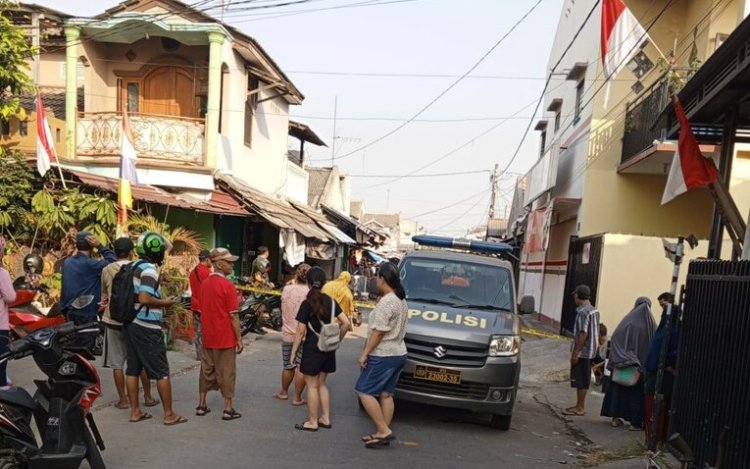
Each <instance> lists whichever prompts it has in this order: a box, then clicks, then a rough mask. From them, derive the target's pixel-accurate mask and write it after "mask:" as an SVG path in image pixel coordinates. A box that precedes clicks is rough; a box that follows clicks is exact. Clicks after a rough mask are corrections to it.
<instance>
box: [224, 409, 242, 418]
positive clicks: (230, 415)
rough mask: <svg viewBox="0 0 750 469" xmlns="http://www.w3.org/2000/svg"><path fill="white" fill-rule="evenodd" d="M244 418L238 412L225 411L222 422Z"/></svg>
mask: <svg viewBox="0 0 750 469" xmlns="http://www.w3.org/2000/svg"><path fill="white" fill-rule="evenodd" d="M240 417H242V414H241V413H239V412H237V411H236V410H234V409H232V410H229V411H226V410H225V411H224V414H223V415H222V416H221V419H222V420H236V419H238V418H240Z"/></svg>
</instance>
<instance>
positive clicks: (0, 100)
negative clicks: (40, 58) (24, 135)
mask: <svg viewBox="0 0 750 469" xmlns="http://www.w3.org/2000/svg"><path fill="white" fill-rule="evenodd" d="M13 6H14V4H13V3H12V2H10V1H9V0H0V90H2V91H3V93H2V94H0V117H2V118H3V119H9V118H10V117H13V116H16V115H18V114H19V113H20V112H21V107H20V105H19V102H18V95H19V94H22V93H24V92H29V91H31V89H32V81H31V78H29V75H28V73H27V72H28V69H29V65H28V63H27V62H26V59H28V58H29V57H31V56H32V55H34V48H32V47H31V44H30V41H29V40H28V39H27V38H26V35H25V34H24V31H23V30H22V29H20V28H17V27H16V26H14V25H13V24H12V23H11V22H10V19H9V18H8V12H9V11H10V10H11V9H12V8H13ZM5 90H10V93H5Z"/></svg>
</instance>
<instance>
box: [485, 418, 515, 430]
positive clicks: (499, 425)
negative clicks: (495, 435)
mask: <svg viewBox="0 0 750 469" xmlns="http://www.w3.org/2000/svg"><path fill="white" fill-rule="evenodd" d="M512 417H513V416H512V415H493V416H492V420H491V421H490V427H492V428H496V429H498V430H502V431H508V430H510V421H511V419H512Z"/></svg>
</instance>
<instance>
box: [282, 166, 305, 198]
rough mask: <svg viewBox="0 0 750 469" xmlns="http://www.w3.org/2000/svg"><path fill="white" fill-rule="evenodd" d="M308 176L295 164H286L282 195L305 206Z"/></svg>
mask: <svg viewBox="0 0 750 469" xmlns="http://www.w3.org/2000/svg"><path fill="white" fill-rule="evenodd" d="M309 181H310V175H309V174H307V171H305V170H304V169H302V168H300V167H299V166H297V165H296V164H293V163H288V164H287V174H286V184H285V191H284V195H286V197H288V198H289V199H291V200H294V201H296V202H300V203H303V204H305V205H307V188H308V184H309Z"/></svg>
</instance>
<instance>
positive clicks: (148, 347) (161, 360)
mask: <svg viewBox="0 0 750 469" xmlns="http://www.w3.org/2000/svg"><path fill="white" fill-rule="evenodd" d="M125 343H126V344H127V346H126V348H127V367H126V369H125V374H126V375H127V376H140V374H141V372H142V371H144V370H145V371H146V376H148V378H149V379H155V380H160V379H166V378H169V361H167V345H166V344H165V343H164V333H163V332H162V330H161V329H151V328H148V327H144V326H140V325H138V324H129V325H127V326H125Z"/></svg>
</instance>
